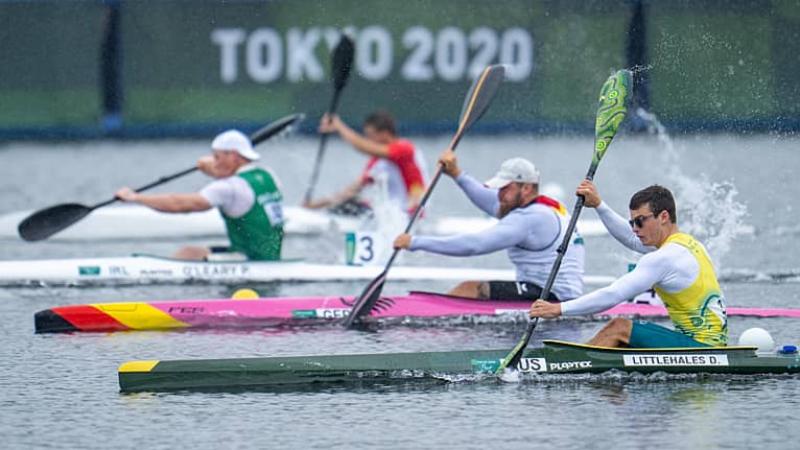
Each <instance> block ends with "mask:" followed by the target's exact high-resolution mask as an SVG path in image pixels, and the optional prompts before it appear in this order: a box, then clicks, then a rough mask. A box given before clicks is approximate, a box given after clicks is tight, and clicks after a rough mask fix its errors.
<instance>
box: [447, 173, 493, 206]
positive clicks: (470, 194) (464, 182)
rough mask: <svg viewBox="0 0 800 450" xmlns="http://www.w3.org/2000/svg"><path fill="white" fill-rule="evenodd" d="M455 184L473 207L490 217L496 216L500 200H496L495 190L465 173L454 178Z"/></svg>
mask: <svg viewBox="0 0 800 450" xmlns="http://www.w3.org/2000/svg"><path fill="white" fill-rule="evenodd" d="M456 183H457V184H458V187H460V188H461V190H462V191H464V194H466V196H467V198H469V200H470V201H471V202H472V204H473V205H475V206H477V207H478V208H480V209H481V210H482V211H483V212H485V213H486V214H489V215H490V216H492V217H496V216H497V211H498V209H499V208H500V200H499V199H498V198H497V189H491V188H488V187H486V186H484V185H483V184H482V183H481V182H479V181H478V180H476V179H475V178H473V177H471V176H470V175H468V174H467V173H466V172H461V174H460V175H459V176H458V177H456Z"/></svg>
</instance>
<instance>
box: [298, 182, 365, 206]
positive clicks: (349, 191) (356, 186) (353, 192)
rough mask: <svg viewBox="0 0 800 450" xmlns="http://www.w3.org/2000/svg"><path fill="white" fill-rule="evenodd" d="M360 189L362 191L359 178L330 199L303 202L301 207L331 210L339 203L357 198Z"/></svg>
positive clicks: (362, 184) (362, 187) (361, 183)
mask: <svg viewBox="0 0 800 450" xmlns="http://www.w3.org/2000/svg"><path fill="white" fill-rule="evenodd" d="M362 189H364V180H363V179H361V178H359V179H358V180H356V181H354V182H353V183H350V184H349V185H347V186H346V187H345V188H344V189H342V190H341V191H339V192H337V193H335V194H333V195H331V196H330V197H324V198H320V199H317V200H310V201H308V202H304V203H303V206H304V207H306V208H309V209H320V208H333V207H335V206H337V205H339V204H341V203H344V202H346V201H347V200H350V199H351V198H355V197H357V196H358V194H359V193H360V192H361V190H362Z"/></svg>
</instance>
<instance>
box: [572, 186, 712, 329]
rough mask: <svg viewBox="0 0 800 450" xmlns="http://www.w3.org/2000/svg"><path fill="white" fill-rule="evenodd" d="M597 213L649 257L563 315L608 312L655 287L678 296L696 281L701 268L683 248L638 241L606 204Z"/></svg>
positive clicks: (610, 228) (611, 229)
mask: <svg viewBox="0 0 800 450" xmlns="http://www.w3.org/2000/svg"><path fill="white" fill-rule="evenodd" d="M597 213H598V215H599V216H600V220H602V221H603V225H605V227H606V228H607V229H608V231H609V233H611V235H612V236H613V237H614V238H615V239H616V240H617V241H619V242H620V243H621V244H622V245H624V246H626V247H628V248H630V249H631V250H634V251H637V252H640V253H647V254H646V255H644V256H642V258H641V259H640V260H639V263H638V264H637V265H636V268H635V269H634V270H633V271H631V272H629V273H627V274H625V275H624V276H622V277H620V278H619V279H618V280H616V281H615V282H613V283H612V284H611V285H609V286H607V287H604V288H602V289H598V290H596V291H594V292H591V293H589V294H586V295H583V296H581V297H579V298H576V299H575V300H571V301H568V302H565V303H562V304H561V314H562V315H564V316H577V315H585V314H593V313H597V312H601V311H605V310H607V309H609V308H611V307H613V306H614V305H617V304H619V303H622V302H623V301H625V300H627V299H629V298H633V297H634V296H636V295H637V294H640V293H642V292H645V291H647V290H648V289H651V288H652V287H653V286H656V285H658V286H659V287H660V288H663V289H664V290H665V291H667V292H679V291H682V290H684V289H686V288H688V287H689V286H691V285H692V283H694V280H696V279H697V276H698V275H699V274H700V265H699V264H698V262H697V259H695V257H694V256H692V254H691V253H690V252H689V250H688V249H686V248H685V247H683V246H682V245H678V244H675V243H669V244H666V245H664V246H663V247H661V248H658V249H657V248H656V247H650V246H646V245H644V244H642V242H641V241H640V240H639V238H638V237H636V234H634V233H633V230H631V228H630V226H629V224H628V222H627V221H626V220H625V219H624V218H622V217H621V216H620V215H619V214H617V213H616V212H614V210H612V209H611V208H610V207H609V206H608V205H607V204H606V203H605V202H603V203H601V204H600V206H598V207H597Z"/></svg>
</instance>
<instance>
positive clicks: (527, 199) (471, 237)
mask: <svg viewBox="0 0 800 450" xmlns="http://www.w3.org/2000/svg"><path fill="white" fill-rule="evenodd" d="M439 163H440V164H441V165H442V167H443V170H444V173H446V174H447V175H449V176H450V177H452V178H453V179H454V180H455V182H456V184H457V185H458V187H460V188H461V190H462V191H464V194H466V196H467V197H468V198H469V199H470V200H471V201H472V203H473V204H474V205H475V206H477V207H478V208H480V209H481V210H483V211H484V212H486V213H487V214H490V215H492V216H494V217H497V218H498V219H500V221H499V222H498V223H497V224H495V225H494V226H492V227H490V228H488V229H486V230H483V231H480V232H477V233H466V234H457V235H453V236H445V237H434V236H419V235H417V236H411V235H408V234H401V235H399V236H398V237H397V238H396V239H395V241H394V247H395V248H403V249H408V250H411V251H415V250H424V251H427V252H431V253H438V254H441V255H450V256H472V255H483V254H487V253H492V252H496V251H499V250H507V251H508V257H509V259H510V260H511V262H512V263H514V266H515V267H516V269H517V275H516V278H517V281H516V282H513V281H464V282H462V283H461V284H459V285H458V286H456V287H455V288H453V289H452V290H451V291H450V292H449V294H450V295H456V296H459V297H469V298H479V299H492V300H501V299H505V300H533V299H536V298H539V296H540V295H541V293H542V287H543V286H544V284H545V282H546V281H547V276H548V274H549V272H550V267H552V265H553V261H555V259H556V256H557V253H556V249H557V248H558V246H559V245H560V244H561V241H562V240H563V239H564V233H565V232H566V230H567V225H568V223H569V214H568V213H567V210H566V208H564V205H562V204H561V203H559V202H558V201H557V200H554V199H552V198H549V197H547V196H544V195H540V194H539V178H540V176H539V170H538V169H536V166H534V165H533V163H531V162H530V161H528V160H526V159H523V158H512V159H509V160H507V161H505V162H504V163H503V164H502V165H501V166H500V171H498V172H497V174H496V175H495V176H494V177H493V178H492V179H490V180H489V181H487V182H486V185H483V184H481V183H480V182H479V181H478V180H476V179H475V178H473V177H471V176H470V175H468V174H467V173H465V172H463V171H462V170H461V169H460V168H459V167H458V162H457V160H456V154H455V153H454V152H453V151H451V150H445V152H444V153H443V154H442V156H441V158H440V159H439ZM583 262H584V246H583V240H582V239H581V237H580V236H579V235H576V236H575V241H574V243H573V245H570V246H569V248H568V250H567V253H566V254H565V255H564V260H563V262H562V266H561V267H562V271H561V272H559V274H558V277H557V278H556V281H555V284H554V286H553V289H552V291H551V293H550V298H549V300H552V301H559V300H569V299H571V298H575V297H577V296H579V295H581V294H582V293H583Z"/></svg>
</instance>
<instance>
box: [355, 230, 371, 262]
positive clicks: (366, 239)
mask: <svg viewBox="0 0 800 450" xmlns="http://www.w3.org/2000/svg"><path fill="white" fill-rule="evenodd" d="M359 242H360V243H361V245H360V246H359V248H360V250H361V251H359V252H358V259H360V260H361V261H362V262H369V261H372V258H374V257H375V252H374V251H373V250H372V236H362V237H361V239H359ZM365 252H366V253H367V255H364V253H365Z"/></svg>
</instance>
